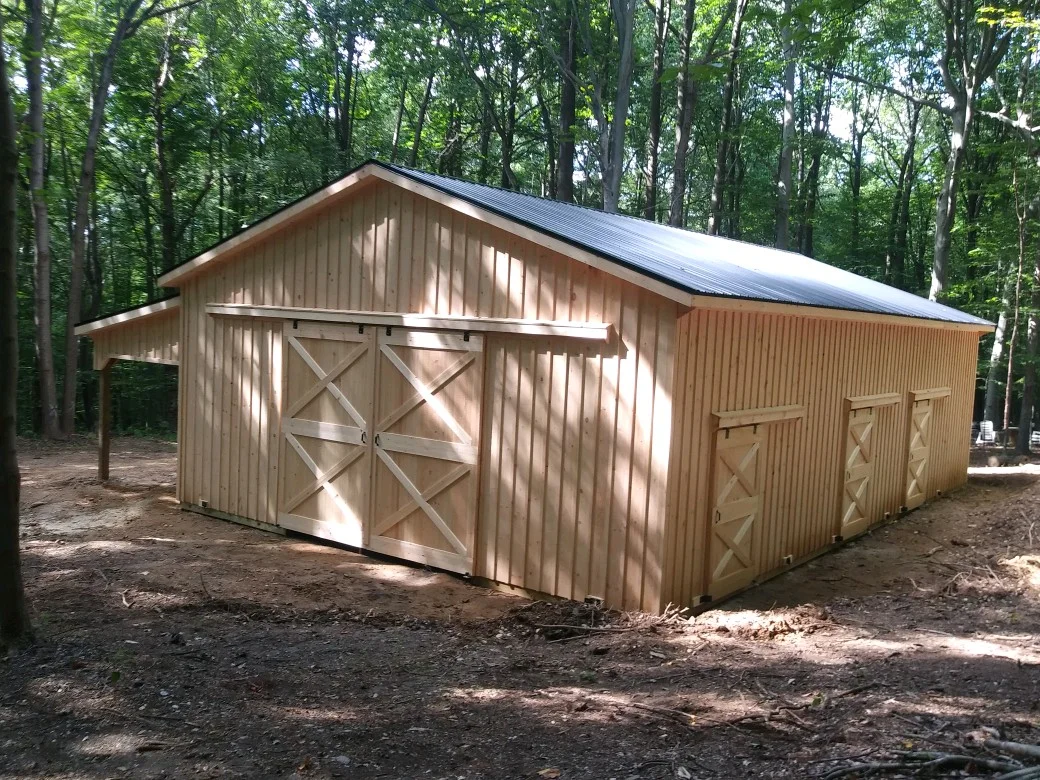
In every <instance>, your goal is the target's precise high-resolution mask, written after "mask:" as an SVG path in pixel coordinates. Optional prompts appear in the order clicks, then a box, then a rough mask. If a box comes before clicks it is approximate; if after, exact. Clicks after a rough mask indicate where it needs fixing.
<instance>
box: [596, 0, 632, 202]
mask: <svg viewBox="0 0 1040 780" xmlns="http://www.w3.org/2000/svg"><path fill="white" fill-rule="evenodd" d="M610 7H611V10H612V12H613V15H614V24H615V27H616V29H617V39H618V40H617V44H618V61H617V81H616V83H617V91H616V92H615V93H614V106H613V110H614V113H613V116H611V117H610V119H609V120H608V119H607V118H606V117H605V116H603V112H602V108H601V109H600V111H599V112H598V113H599V114H600V116H599V117H598V118H597V119H598V123H599V126H600V127H599V131H600V168H601V172H602V174H603V210H604V211H608V212H611V213H614V212H616V211H617V209H618V203H619V201H620V200H621V175H622V174H623V173H624V168H625V130H626V125H627V124H628V107H629V103H630V102H631V98H632V78H633V74H634V69H635V56H636V47H635V23H636V2H635V0H611V3H610Z"/></svg>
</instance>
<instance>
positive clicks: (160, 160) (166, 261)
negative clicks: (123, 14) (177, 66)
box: [152, 24, 177, 271]
mask: <svg viewBox="0 0 1040 780" xmlns="http://www.w3.org/2000/svg"><path fill="white" fill-rule="evenodd" d="M173 29H174V28H173V25H172V24H169V25H167V27H166V35H164V36H163V42H162V44H161V46H160V49H159V71H158V73H157V74H156V77H155V84H154V85H153V95H152V119H153V120H154V124H155V162H156V168H157V170H158V174H159V237H160V243H161V246H162V269H163V271H167V270H169V269H170V268H173V266H174V265H176V264H177V217H176V214H175V213H174V206H173V178H172V176H171V175H170V165H169V160H168V159H167V154H166V107H165V106H164V105H163V100H164V98H165V95H166V87H167V85H168V84H169V83H170V79H171V77H172V76H171V63H172V56H173V53H172V51H171V49H172V47H173Z"/></svg>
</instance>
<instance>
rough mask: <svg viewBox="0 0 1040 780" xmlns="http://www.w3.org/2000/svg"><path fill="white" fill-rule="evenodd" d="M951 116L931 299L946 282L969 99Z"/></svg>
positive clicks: (938, 204) (968, 124)
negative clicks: (948, 150) (948, 149)
mask: <svg viewBox="0 0 1040 780" xmlns="http://www.w3.org/2000/svg"><path fill="white" fill-rule="evenodd" d="M950 118H951V120H952V122H953V130H952V132H951V133H950V153H949V156H948V157H947V158H946V170H945V173H944V174H943V183H942V188H941V189H940V190H939V198H938V200H937V201H936V203H935V251H934V252H933V255H932V284H931V287H930V288H929V290H928V298H929V299H930V300H933V301H934V300H938V298H939V296H940V295H942V294H943V291H945V289H946V284H947V275H948V273H949V265H950V245H951V237H952V235H953V223H954V219H955V217H956V212H957V188H958V186H959V184H960V173H961V167H962V166H963V165H964V155H965V152H966V150H967V148H968V131H969V130H970V129H971V101H970V100H967V101H964V102H958V104H957V105H955V106H954V108H953V112H952V114H951V117H950Z"/></svg>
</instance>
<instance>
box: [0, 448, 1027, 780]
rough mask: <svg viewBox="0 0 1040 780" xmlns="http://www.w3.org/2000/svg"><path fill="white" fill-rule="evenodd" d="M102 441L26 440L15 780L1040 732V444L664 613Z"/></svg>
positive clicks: (786, 761) (11, 724) (771, 758)
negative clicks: (462, 559) (245, 497)
mask: <svg viewBox="0 0 1040 780" xmlns="http://www.w3.org/2000/svg"><path fill="white" fill-rule="evenodd" d="M94 458H95V455H94V450H93V448H92V447H91V445H90V443H89V442H85V441H83V442H78V443H75V444H71V445H62V446H45V445H42V444H39V443H36V442H23V447H22V451H21V462H22V467H23V472H24V492H23V522H24V537H25V541H24V545H25V547H24V549H25V553H26V556H25V564H26V571H25V574H26V581H27V587H28V589H29V595H30V598H31V600H32V605H33V611H34V620H35V624H36V626H37V629H38V634H39V641H38V642H37V644H35V645H34V646H32V647H30V648H28V649H26V650H24V651H20V652H18V653H15V654H12V655H10V656H9V657H7V658H6V659H2V660H0V778H3V779H4V780H8V779H9V778H10V779H13V778H91V779H93V778H97V779H98V780H102V779H104V778H159V777H166V778H174V777H176V778H181V777H185V778H187V777H192V778H218V777H220V778H224V777H230V778H234V777H241V778H266V777H272V778H289V777H292V778H297V777H298V778H333V777H342V778H377V777H378V778H405V777H407V778H412V777H415V778H525V777H526V778H535V779H536V780H537V779H538V778H556V777H560V778H617V780H625V779H626V778H673V777H679V778H737V777H799V778H804V777H827V776H831V777H836V776H837V775H836V774H835V772H836V771H838V770H841V769H843V768H847V767H850V766H851V765H852V763H853V762H855V761H868V760H871V759H872V758H875V757H879V756H884V755H891V751H898V750H947V749H949V750H956V749H958V748H959V747H960V746H962V745H963V735H964V734H966V733H967V732H969V731H971V730H973V729H977V728H978V727H980V726H988V727H992V728H995V729H998V730H999V731H1000V733H1001V734H1002V735H1004V736H1005V737H1006V738H1008V739H1014V740H1017V741H1021V742H1027V743H1031V744H1035V743H1037V742H1040V711H1038V707H1040V696H1038V694H1040V639H1038V632H1040V550H1038V549H1037V547H1036V545H1035V542H1040V526H1038V523H1037V520H1038V519H1040V512H1038V508H1040V466H1036V465H1025V466H1017V467H1013V468H979V469H974V470H973V473H972V476H971V480H970V483H969V485H968V486H967V487H966V488H964V489H963V490H961V491H959V492H958V493H956V494H954V495H953V496H949V497H946V498H943V499H941V500H939V501H936V502H935V503H934V504H932V505H930V506H928V507H925V508H923V509H921V510H919V511H917V512H914V513H912V514H911V515H909V516H907V517H906V518H903V519H902V520H900V521H898V522H897V523H894V524H892V525H889V526H887V527H885V528H882V529H880V530H878V531H876V532H874V533H873V534H870V535H868V536H867V537H865V538H863V539H861V540H859V541H857V542H854V543H852V544H849V545H847V546H846V547H844V548H843V549H841V550H839V551H838V552H836V553H833V554H829V555H826V556H823V557H821V558H818V559H816V560H815V561H814V562H811V563H809V564H807V565H805V566H803V567H801V568H799V569H797V570H794V571H792V572H790V573H787V574H785V575H783V576H781V577H779V578H777V579H775V580H773V581H771V582H769V583H767V584H765V585H763V586H761V587H759V588H757V589H755V590H753V591H751V592H749V593H748V594H746V595H744V596H742V597H740V598H738V599H736V600H733V601H730V602H727V603H725V604H723V605H720V606H719V607H718V608H717V609H715V610H713V611H711V612H707V613H704V614H702V615H700V616H697V617H696V618H693V619H689V620H688V619H686V618H685V617H683V616H672V617H670V618H668V619H665V620H661V619H655V618H650V617H648V616H644V615H617V614H607V613H596V612H593V611H592V608H590V607H585V606H579V605H573V604H533V603H531V602H528V601H526V600H524V599H522V598H519V597H516V596H512V595H506V594H502V593H497V592H492V591H489V590H486V589H482V588H479V587H477V586H474V585H471V584H468V583H466V582H464V581H463V580H461V579H458V578H455V577H452V576H449V575H445V574H440V573H435V572H431V571H425V570H422V569H418V568H412V567H408V566H404V565H397V564H392V563H386V562H382V561H378V560H374V559H371V558H366V557H362V556H359V555H355V554H352V553H350V552H346V551H343V550H340V549H337V548H334V547H327V546H321V545H317V544H311V543H308V542H306V541H303V540H301V539H299V538H282V537H278V536H275V535H273V534H267V533H264V532H261V531H255V530H252V529H249V528H244V527H240V526H236V525H232V524H229V523H224V522H221V521H218V520H212V519H209V518H205V517H201V516H198V515H193V514H189V513H185V512H181V511H179V510H178V508H177V506H176V503H175V500H174V498H173V492H172V488H173V481H174V474H175V452H174V448H173V445H169V444H164V443H159V442H151V441H144V440H139V439H137V440H132V439H122V440H117V441H116V443H115V446H114V453H113V482H112V484H110V485H109V486H106V487H102V486H100V485H98V484H97V483H96V481H95V479H94V467H95V460H94ZM559 625H582V626H586V625H595V626H596V628H598V629H599V630H585V629H574V628H551V627H549V628H547V627H545V626H559ZM939 774H940V775H941V776H957V777H964V776H972V777H975V776H990V773H988V772H984V771H981V770H979V769H978V768H977V767H969V768H968V769H967V770H964V771H963V772H962V771H961V770H957V771H954V770H950V771H949V772H948V773H947V774H942V773H939ZM846 776H852V775H846ZM889 776H907V777H908V776H912V775H911V774H909V773H907V774H897V775H889ZM929 776H932V777H934V776H936V774H932V775H929Z"/></svg>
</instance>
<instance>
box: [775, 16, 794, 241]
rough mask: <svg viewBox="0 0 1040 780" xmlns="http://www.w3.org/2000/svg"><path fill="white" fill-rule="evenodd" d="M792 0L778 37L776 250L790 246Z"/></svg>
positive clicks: (792, 130)
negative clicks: (780, 97) (780, 114)
mask: <svg viewBox="0 0 1040 780" xmlns="http://www.w3.org/2000/svg"><path fill="white" fill-rule="evenodd" d="M793 10H794V5H793V0H784V22H783V25H784V26H783V30H782V31H781V35H782V38H783V47H784V63H785V64H784V119H783V130H782V132H781V141H780V169H779V172H778V174H777V181H776V242H775V243H776V248H777V249H787V248H788V246H789V245H790V235H789V233H790V227H791V185H792V178H791V167H792V162H793V160H794V84H795V59H794V35H793V34H792V30H791V26H792V25H793V24H794V19H793V17H792V12H793Z"/></svg>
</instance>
